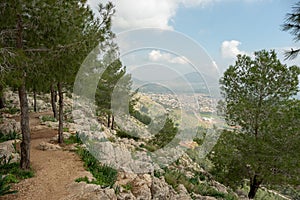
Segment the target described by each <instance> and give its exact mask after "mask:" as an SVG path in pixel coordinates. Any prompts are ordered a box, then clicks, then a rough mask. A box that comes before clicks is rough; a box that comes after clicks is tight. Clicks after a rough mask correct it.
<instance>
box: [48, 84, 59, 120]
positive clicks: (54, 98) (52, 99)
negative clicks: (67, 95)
mask: <svg viewBox="0 0 300 200" xmlns="http://www.w3.org/2000/svg"><path fill="white" fill-rule="evenodd" d="M50 93H51V106H52V112H53V117H54V118H55V119H57V108H56V101H57V99H56V92H55V90H54V85H53V84H51V87H50Z"/></svg>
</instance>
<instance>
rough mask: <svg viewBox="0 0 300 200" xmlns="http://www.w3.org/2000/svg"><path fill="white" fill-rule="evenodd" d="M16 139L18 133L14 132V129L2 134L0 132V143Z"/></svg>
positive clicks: (18, 137)
mask: <svg viewBox="0 0 300 200" xmlns="http://www.w3.org/2000/svg"><path fill="white" fill-rule="evenodd" d="M16 139H20V134H18V133H16V132H15V131H13V132H10V133H8V134H4V133H2V132H0V143H1V142H5V141H8V140H16Z"/></svg>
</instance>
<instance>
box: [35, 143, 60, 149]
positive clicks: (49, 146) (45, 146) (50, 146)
mask: <svg viewBox="0 0 300 200" xmlns="http://www.w3.org/2000/svg"><path fill="white" fill-rule="evenodd" d="M38 149H40V150H43V151H57V150H61V149H62V148H61V147H60V146H59V145H58V144H51V143H48V142H41V143H40V144H39V146H38Z"/></svg>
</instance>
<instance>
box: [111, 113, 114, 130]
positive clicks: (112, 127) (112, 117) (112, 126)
mask: <svg viewBox="0 0 300 200" xmlns="http://www.w3.org/2000/svg"><path fill="white" fill-rule="evenodd" d="M114 123H115V117H114V116H113V115H112V116H111V130H114Z"/></svg>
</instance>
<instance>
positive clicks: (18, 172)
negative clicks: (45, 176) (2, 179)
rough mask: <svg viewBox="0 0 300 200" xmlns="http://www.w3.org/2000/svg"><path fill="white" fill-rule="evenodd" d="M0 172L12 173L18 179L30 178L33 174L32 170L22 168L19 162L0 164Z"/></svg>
mask: <svg viewBox="0 0 300 200" xmlns="http://www.w3.org/2000/svg"><path fill="white" fill-rule="evenodd" d="M0 174H12V175H14V176H15V177H16V178H17V179H18V180H23V179H27V178H31V177H33V176H34V172H33V170H23V169H21V168H20V164H19V163H9V162H8V163H4V164H3V165H0Z"/></svg>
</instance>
